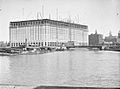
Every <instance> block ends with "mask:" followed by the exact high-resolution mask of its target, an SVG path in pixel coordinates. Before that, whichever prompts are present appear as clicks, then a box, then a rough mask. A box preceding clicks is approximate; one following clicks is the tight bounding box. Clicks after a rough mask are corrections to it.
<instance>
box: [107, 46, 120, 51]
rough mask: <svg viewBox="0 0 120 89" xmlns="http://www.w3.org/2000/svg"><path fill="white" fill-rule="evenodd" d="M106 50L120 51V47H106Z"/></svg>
mask: <svg viewBox="0 0 120 89" xmlns="http://www.w3.org/2000/svg"><path fill="white" fill-rule="evenodd" d="M105 50H109V51H120V46H110V47H106V48H105Z"/></svg>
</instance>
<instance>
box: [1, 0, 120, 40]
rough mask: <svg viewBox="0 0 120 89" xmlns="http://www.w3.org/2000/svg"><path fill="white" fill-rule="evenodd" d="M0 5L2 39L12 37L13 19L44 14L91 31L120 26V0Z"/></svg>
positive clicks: (13, 0) (5, 0)
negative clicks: (10, 24)
mask: <svg viewBox="0 0 120 89" xmlns="http://www.w3.org/2000/svg"><path fill="white" fill-rule="evenodd" d="M0 9H1V10H0V41H9V23H10V22H11V21H22V20H33V19H42V18H45V19H46V18H50V19H54V20H62V21H68V20H71V22H74V23H79V24H83V25H87V26H88V30H89V34H91V33H95V30H97V32H98V33H100V34H103V35H104V36H108V35H109V32H110V31H111V32H112V34H113V35H116V36H117V33H118V31H119V30H120V0H0Z"/></svg>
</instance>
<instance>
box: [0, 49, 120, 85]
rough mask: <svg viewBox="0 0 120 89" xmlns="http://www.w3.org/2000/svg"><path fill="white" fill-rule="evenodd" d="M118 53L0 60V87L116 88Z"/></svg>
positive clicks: (118, 82)
mask: <svg viewBox="0 0 120 89" xmlns="http://www.w3.org/2000/svg"><path fill="white" fill-rule="evenodd" d="M119 68H120V55H119V52H107V51H105V52H104V51H88V50H86V49H77V50H72V51H64V52H53V53H47V54H42V55H20V56H12V57H0V70H1V71H0V83H8V82H7V81H9V83H11V84H19V85H73V86H82V87H84V86H85V87H86V86H93V87H120V69H119Z"/></svg>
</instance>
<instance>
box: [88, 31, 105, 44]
mask: <svg viewBox="0 0 120 89" xmlns="http://www.w3.org/2000/svg"><path fill="white" fill-rule="evenodd" d="M102 43H103V35H102V34H97V31H96V32H95V34H90V35H89V45H91V46H95V45H101V44H102Z"/></svg>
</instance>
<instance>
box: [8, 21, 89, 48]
mask: <svg viewBox="0 0 120 89" xmlns="http://www.w3.org/2000/svg"><path fill="white" fill-rule="evenodd" d="M9 40H10V45H11V46H12V47H19V46H21V45H25V43H26V42H27V45H28V46H58V45H60V44H63V43H67V42H74V43H77V44H79V45H87V44H88V26H86V25H80V24H74V23H68V22H63V21H55V20H50V19H41V20H27V21H18V22H10V27H9Z"/></svg>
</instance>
